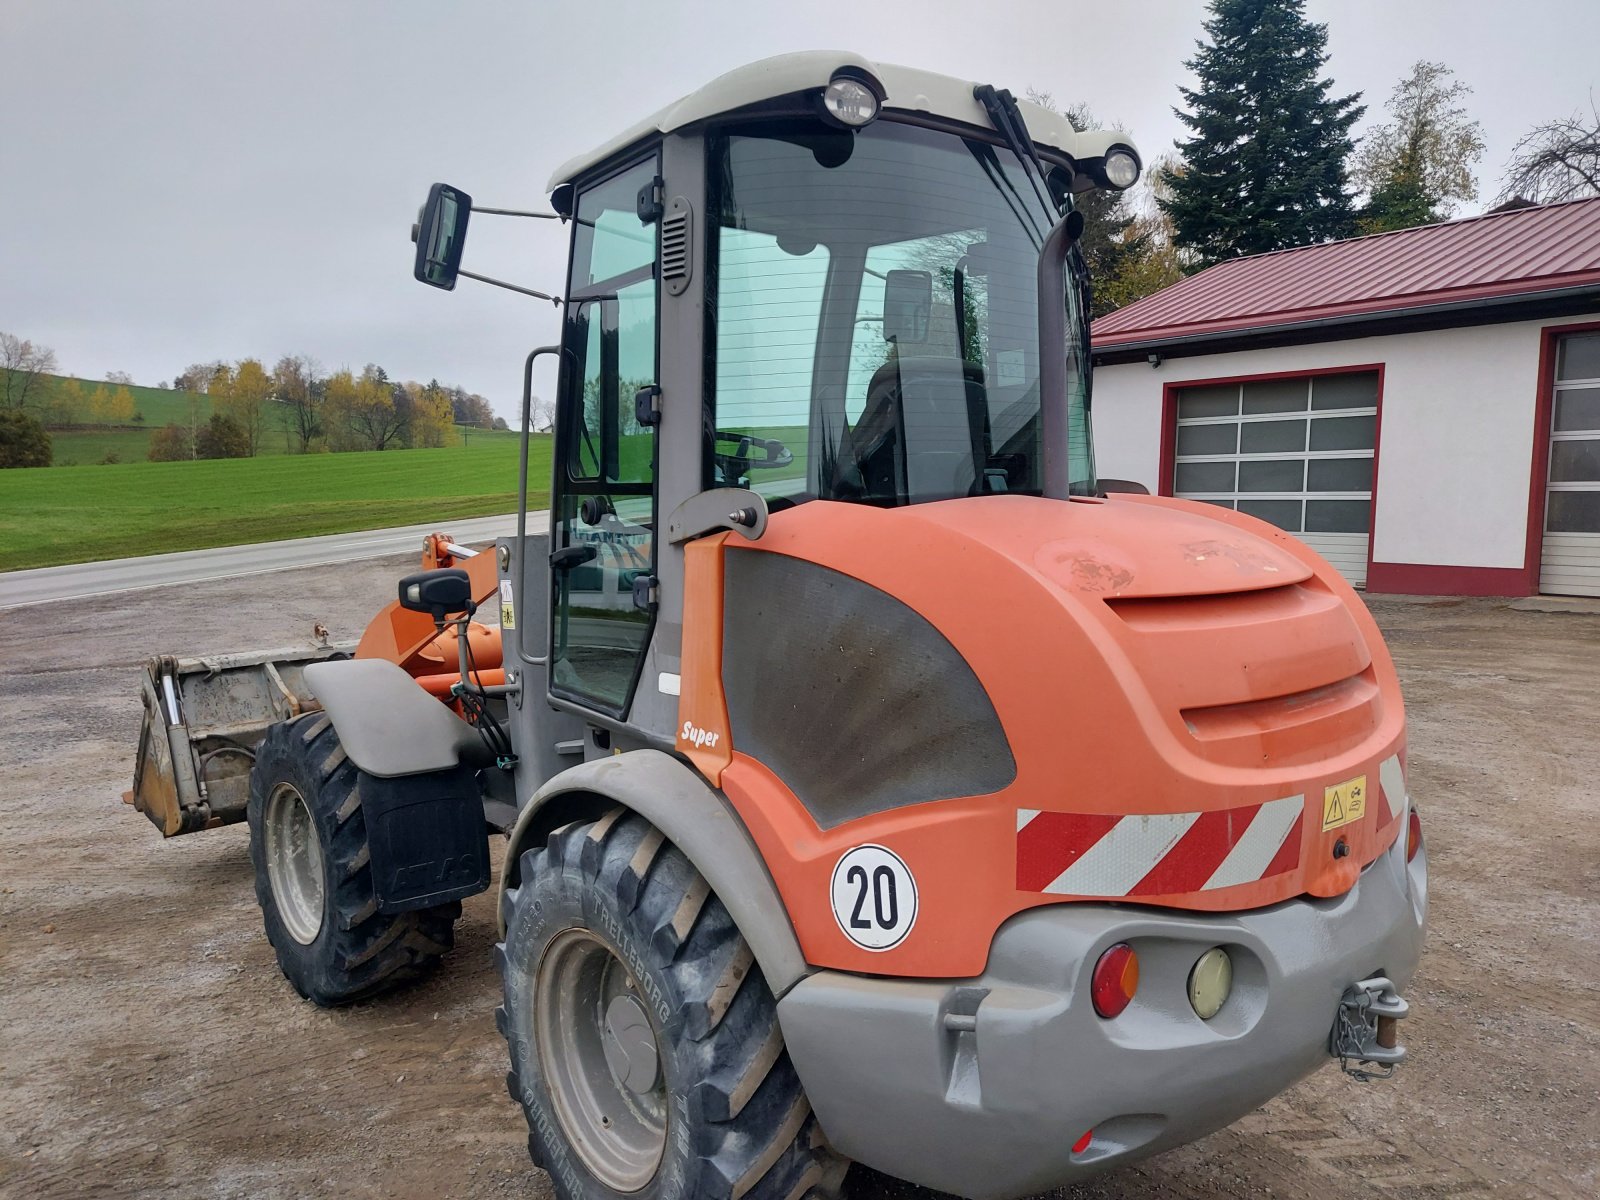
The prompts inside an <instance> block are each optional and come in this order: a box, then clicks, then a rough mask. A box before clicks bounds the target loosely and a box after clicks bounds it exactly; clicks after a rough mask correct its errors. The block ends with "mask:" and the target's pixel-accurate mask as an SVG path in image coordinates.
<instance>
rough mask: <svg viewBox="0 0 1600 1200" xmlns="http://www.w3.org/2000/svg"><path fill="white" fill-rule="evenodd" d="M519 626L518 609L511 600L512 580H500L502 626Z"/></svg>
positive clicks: (505, 627)
mask: <svg viewBox="0 0 1600 1200" xmlns="http://www.w3.org/2000/svg"><path fill="white" fill-rule="evenodd" d="M516 627H517V609H516V606H515V605H514V604H512V602H511V580H509V579H502V580H501V581H500V628H501V629H515V628H516Z"/></svg>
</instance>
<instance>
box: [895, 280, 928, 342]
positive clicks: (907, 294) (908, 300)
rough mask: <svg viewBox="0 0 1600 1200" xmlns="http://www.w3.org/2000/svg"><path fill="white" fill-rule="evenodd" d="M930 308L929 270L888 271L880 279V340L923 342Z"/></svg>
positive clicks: (925, 339) (926, 337) (925, 337)
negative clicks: (881, 309)
mask: <svg viewBox="0 0 1600 1200" xmlns="http://www.w3.org/2000/svg"><path fill="white" fill-rule="evenodd" d="M932 311H933V273H932V272H931V271H890V272H889V274H888V275H886V276H885V277H884V281H883V340H884V341H886V342H925V341H927V340H928V315H929V313H931V312H932Z"/></svg>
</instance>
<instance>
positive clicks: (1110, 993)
mask: <svg viewBox="0 0 1600 1200" xmlns="http://www.w3.org/2000/svg"><path fill="white" fill-rule="evenodd" d="M1138 990H1139V956H1138V955H1137V954H1135V953H1134V951H1133V947H1132V946H1130V945H1128V943H1127V942H1118V943H1117V944H1116V945H1115V946H1113V947H1111V949H1109V950H1107V951H1106V952H1105V953H1104V954H1102V955H1101V956H1100V961H1099V962H1097V963H1095V965H1094V975H1093V976H1091V977H1090V980H1089V997H1090V999H1092V1000H1093V1001H1094V1010H1095V1012H1097V1013H1099V1014H1100V1015H1101V1016H1102V1017H1106V1018H1108V1019H1109V1018H1111V1017H1114V1016H1116V1015H1117V1014H1119V1013H1120V1012H1121V1011H1122V1010H1123V1009H1125V1008H1127V1007H1128V1005H1129V1004H1130V1003H1132V1001H1133V994H1134V993H1135V992H1137V991H1138Z"/></svg>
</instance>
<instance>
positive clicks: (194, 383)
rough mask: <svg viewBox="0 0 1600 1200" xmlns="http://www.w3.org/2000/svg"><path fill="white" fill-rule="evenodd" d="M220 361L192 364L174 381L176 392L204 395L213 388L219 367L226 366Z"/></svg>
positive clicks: (173, 385)
mask: <svg viewBox="0 0 1600 1200" xmlns="http://www.w3.org/2000/svg"><path fill="white" fill-rule="evenodd" d="M225 365H226V364H225V363H223V362H222V361H221V360H220V359H213V360H212V361H211V362H202V363H190V364H189V365H188V366H187V367H185V368H184V369H183V371H182V372H180V373H179V374H178V376H177V377H176V378H174V379H173V381H172V387H173V390H174V391H178V392H200V393H202V394H203V393H204V392H205V390H206V388H208V387H210V386H211V380H212V378H213V377H214V376H215V375H216V373H217V369H218V368H219V367H222V366H225Z"/></svg>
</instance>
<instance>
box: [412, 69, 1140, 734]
mask: <svg viewBox="0 0 1600 1200" xmlns="http://www.w3.org/2000/svg"><path fill="white" fill-rule="evenodd" d="M1137 175H1138V160H1137V156H1136V154H1135V153H1134V151H1133V150H1132V149H1131V147H1129V146H1128V145H1127V143H1126V140H1125V139H1124V138H1123V137H1122V136H1121V135H1117V134H1108V133H1080V132H1079V131H1077V130H1075V129H1074V128H1073V127H1072V126H1071V124H1070V123H1069V122H1067V121H1066V119H1065V118H1063V117H1061V116H1060V115H1058V114H1056V113H1053V112H1051V111H1049V110H1047V109H1044V108H1041V107H1039V106H1036V105H1033V104H1029V103H1026V102H1017V101H1015V100H1013V99H1012V98H1011V96H1010V94H1009V93H1006V92H997V91H995V89H993V88H990V87H985V86H981V85H973V84H970V83H963V82H961V81H958V80H954V79H950V78H947V77H945V76H939V75H933V74H931V73H928V72H922V71H914V70H909V69H906V68H900V67H892V66H886V65H881V64H876V63H871V62H868V61H866V60H863V59H859V58H855V57H854V56H850V55H844V54H833V53H826V52H817V53H808V54H796V55H788V56H785V57H782V58H778V59H772V60H768V61H767V62H764V63H758V64H755V65H753V66H750V67H746V68H742V69H741V70H739V71H735V72H733V73H731V74H730V75H727V76H724V77H723V78H722V79H719V80H717V81H715V82H713V83H712V84H710V85H709V86H707V87H706V88H704V89H702V90H701V91H699V92H697V93H695V94H693V95H691V96H689V97H687V98H685V99H684V100H682V101H679V102H678V103H677V104H675V105H673V106H671V107H669V108H668V109H666V110H664V111H663V112H662V113H659V114H657V115H656V116H655V117H653V118H651V119H649V120H647V121H645V122H643V123H642V124H641V125H639V126H637V127H635V129H633V130H631V131H629V132H628V133H626V134H624V135H622V136H621V137H619V138H618V139H616V140H614V141H613V142H612V143H610V144H609V145H607V146H606V147H603V148H601V149H600V150H597V151H596V152H594V153H593V154H590V155H586V156H584V157H582V158H580V159H577V160H574V161H573V162H571V163H568V164H567V165H565V166H564V167H562V168H561V169H560V170H558V171H557V173H556V174H555V176H554V177H553V178H552V180H551V190H552V201H553V204H554V207H555V208H556V211H557V213H558V214H559V215H560V216H561V217H562V218H563V219H564V220H565V221H566V222H567V224H568V225H569V227H570V231H571V239H572V240H571V253H570V265H569V272H568V278H567V281H566V288H565V295H564V299H562V300H561V301H559V303H560V306H561V310H562V335H561V341H560V345H559V347H558V348H555V347H552V348H549V349H550V350H552V351H554V352H556V353H558V355H559V363H560V366H559V382H558V386H557V392H558V401H557V419H556V439H555V445H554V448H553V470H552V479H551V491H550V508H551V514H552V518H551V541H550V553H551V559H550V564H551V567H550V574H549V577H548V612H549V625H548V641H547V640H546V637H547V634H546V626H545V624H544V622H543V621H542V620H538V619H532V620H529V619H522V620H521V621H520V633H519V637H520V638H521V640H522V650H523V657H524V661H525V662H526V663H528V665H530V666H544V665H545V664H544V663H543V662H542V659H543V657H544V652H545V650H546V647H548V672H549V675H548V679H549V693H550V696H551V698H552V701H553V702H554V703H555V704H557V705H558V706H560V707H566V708H568V709H569V711H572V712H574V713H577V714H581V715H583V716H585V718H586V719H596V720H598V721H599V722H600V723H601V724H602V725H608V726H610V727H613V728H614V729H615V730H616V732H618V733H619V734H630V733H638V732H645V733H646V734H647V737H646V744H661V743H660V742H653V741H652V739H651V737H650V736H649V735H654V737H655V738H659V739H661V740H662V741H663V742H665V743H666V744H670V740H671V731H672V729H673V727H674V725H675V723H676V715H677V697H676V695H675V694H674V693H672V692H671V690H670V689H671V686H672V683H673V681H674V680H676V678H677V671H678V663H679V660H680V655H681V652H682V647H681V640H682V633H681V630H682V622H683V607H682V606H683V577H684V576H683V543H684V542H685V541H687V540H689V539H691V538H692V537H694V536H696V535H698V534H701V533H706V532H711V531H712V530H713V529H715V528H718V527H720V528H739V526H738V524H737V523H732V522H729V521H727V520H725V519H720V518H719V519H716V520H714V521H713V524H712V526H711V527H709V528H692V529H688V528H677V531H676V534H675V535H674V536H673V537H672V538H670V539H664V538H663V537H662V536H661V533H662V530H663V527H664V526H665V525H666V524H668V523H669V520H670V518H671V517H672V516H673V514H674V513H675V512H677V511H678V510H679V508H680V506H684V505H688V504H690V502H691V501H694V500H695V498H696V497H702V496H704V495H705V494H706V493H711V492H716V491H718V490H720V489H737V490H738V491H739V494H740V495H739V498H737V499H736V500H735V501H734V502H733V503H727V502H721V501H717V502H714V503H711V504H710V508H711V509H714V510H716V511H718V512H719V513H726V512H729V511H730V510H731V511H734V512H739V511H749V512H751V513H752V514H753V518H752V520H753V524H754V525H755V526H759V527H764V524H765V520H766V517H767V515H768V513H771V514H780V513H781V512H782V511H783V510H784V509H788V508H792V507H794V506H797V505H802V504H808V503H813V502H818V501H827V502H839V503H848V504H862V505H871V506H876V507H886V508H887V507H899V506H904V505H909V504H919V503H925V502H929V501H939V500H951V499H957V498H961V497H968V496H979V495H989V494H996V493H1021V494H1025V495H1035V496H1037V495H1042V494H1043V495H1059V496H1062V497H1065V496H1066V495H1069V494H1092V493H1094V492H1095V491H1096V488H1097V485H1096V480H1095V475H1094V465H1093V456H1092V451H1091V448H1090V441H1089V360H1088V353H1087V347H1088V318H1087V312H1088V304H1087V286H1088V285H1087V279H1086V276H1085V272H1084V269H1083V263H1082V256H1081V254H1079V253H1077V252H1076V250H1075V248H1074V247H1073V245H1072V242H1073V239H1074V238H1075V237H1076V234H1077V232H1078V230H1080V229H1081V224H1082V222H1081V218H1070V219H1069V215H1070V214H1071V213H1072V205H1073V196H1074V194H1075V193H1078V192H1082V191H1085V190H1088V189H1091V188H1095V187H1108V186H1120V187H1126V186H1129V185H1131V184H1132V183H1133V182H1134V180H1135V179H1136V178H1137ZM1113 176H1114V177H1115V182H1114V183H1113V179H1112V177H1113ZM438 191H439V189H437V188H436V192H438ZM443 191H444V193H445V198H446V199H447V200H448V201H449V203H450V204H451V205H452V208H453V210H454V216H453V217H452V216H451V215H450V214H447V213H445V212H444V211H443V204H444V201H443V200H441V202H440V204H438V205H433V204H430V208H429V210H428V212H427V213H425V215H424V221H423V227H422V228H423V236H422V237H421V238H420V240H419V249H418V271H417V277H418V278H419V279H422V280H423V281H424V282H428V283H431V284H433V285H435V286H451V285H453V283H454V275H455V273H456V270H457V267H458V266H459V262H460V251H461V245H462V237H463V235H464V231H465V218H466V215H467V214H468V213H469V212H470V211H471V202H470V199H466V202H465V204H464V205H463V204H462V202H461V201H462V199H463V197H462V194H461V193H459V192H458V191H457V190H455V189H449V188H445V189H443ZM1053 232H1054V233H1055V241H1054V242H1053V243H1051V237H1052V233H1053ZM1042 264H1043V267H1045V268H1051V269H1053V271H1054V274H1053V275H1050V277H1049V278H1050V280H1052V281H1053V282H1050V283H1048V284H1047V283H1046V282H1045V281H1044V280H1043V279H1042V278H1041V270H1042ZM462 273H465V272H462ZM478 278H481V276H479V277H478ZM521 290H524V291H526V290H527V289H521ZM536 294H537V293H536ZM1041 295H1046V296H1048V297H1049V300H1048V301H1047V303H1046V305H1045V310H1044V311H1041V307H1040V302H1039V297H1040V296H1041ZM1041 345H1046V346H1049V347H1050V352H1049V353H1046V354H1044V355H1041V352H1040V347H1041ZM525 424H526V422H525ZM705 503H706V502H704V501H702V507H703V506H705ZM689 523H690V524H694V522H689ZM679 524H681V522H680V523H679ZM740 531H741V532H745V533H747V534H748V533H750V532H752V531H753V532H759V529H758V528H757V529H753V530H752V528H751V526H748V525H747V526H746V527H745V528H742V529H740ZM543 583H544V581H542V580H541V581H537V582H535V581H533V580H531V579H530V578H529V577H528V573H527V568H524V577H523V590H524V592H525V593H528V594H539V593H544V592H545V591H546V588H545V587H544V586H542V585H543ZM530 584H531V585H532V591H531V592H530V591H529V588H530Z"/></svg>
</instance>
